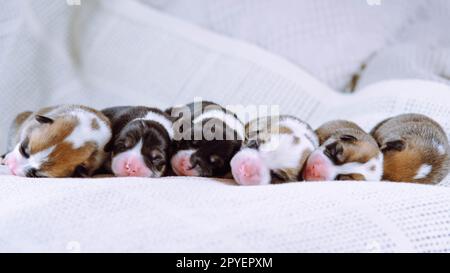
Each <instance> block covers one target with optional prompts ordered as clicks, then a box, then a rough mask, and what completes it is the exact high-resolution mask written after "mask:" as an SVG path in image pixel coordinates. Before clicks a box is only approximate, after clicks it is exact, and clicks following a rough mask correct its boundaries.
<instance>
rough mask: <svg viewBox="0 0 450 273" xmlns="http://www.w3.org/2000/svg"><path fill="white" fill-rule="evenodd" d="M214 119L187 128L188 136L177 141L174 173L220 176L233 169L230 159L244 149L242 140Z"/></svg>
mask: <svg viewBox="0 0 450 273" xmlns="http://www.w3.org/2000/svg"><path fill="white" fill-rule="evenodd" d="M212 121H213V122H212V123H211V121H209V122H208V121H205V122H203V124H200V125H201V126H193V127H192V128H188V129H187V132H184V134H185V135H187V136H188V137H187V139H186V138H183V139H181V140H179V141H176V143H175V146H176V150H177V152H176V154H175V155H174V156H173V157H172V160H171V163H172V169H173V171H174V172H175V174H177V175H181V176H203V177H221V176H224V175H226V174H227V173H229V172H230V161H231V158H232V157H233V156H234V155H235V154H236V153H237V152H238V151H239V149H240V148H241V146H242V140H239V138H238V137H237V136H236V135H235V133H234V132H233V131H232V130H231V129H230V128H229V127H227V126H226V125H224V124H223V123H222V121H220V120H215V121H214V120H212ZM208 124H209V125H208ZM214 124H215V125H217V126H214ZM230 136H232V137H230Z"/></svg>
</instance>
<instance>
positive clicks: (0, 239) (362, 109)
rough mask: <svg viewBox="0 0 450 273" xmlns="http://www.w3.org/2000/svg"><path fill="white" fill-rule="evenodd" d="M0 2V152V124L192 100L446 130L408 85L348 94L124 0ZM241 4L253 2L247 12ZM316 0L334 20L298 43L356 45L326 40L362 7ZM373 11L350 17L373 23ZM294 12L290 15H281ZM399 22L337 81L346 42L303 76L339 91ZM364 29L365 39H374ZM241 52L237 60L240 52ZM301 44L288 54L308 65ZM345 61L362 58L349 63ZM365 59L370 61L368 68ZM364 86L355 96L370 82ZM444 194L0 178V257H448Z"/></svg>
mask: <svg viewBox="0 0 450 273" xmlns="http://www.w3.org/2000/svg"><path fill="white" fill-rule="evenodd" d="M114 2H115V3H116V4H109V3H114ZM209 2H210V3H212V1H209ZM311 2H312V1H311ZM311 2H310V3H311ZM314 2H315V1H314ZM5 3H6V4H5V5H2V9H0V49H1V50H0V54H1V58H2V62H1V63H0V65H1V66H0V72H1V75H2V76H1V77H0V92H1V95H2V100H1V101H0V109H2V115H1V116H0V128H1V129H0V132H1V134H0V140H1V141H2V143H4V137H5V132H6V128H7V124H8V122H9V121H10V120H11V119H12V117H13V116H14V115H15V114H16V113H17V112H18V111H21V110H29V109H37V108H39V107H42V106H44V105H48V104H55V103H69V102H70V103H84V104H88V105H91V106H94V107H104V106H110V105H116V104H147V105H159V106H161V107H165V106H168V105H170V104H174V103H179V102H186V101H188V100H192V97H193V96H197V95H201V96H204V97H206V98H209V99H214V100H217V101H219V102H222V103H237V102H240V103H252V102H253V103H257V104H270V103H273V104H279V105H280V106H281V108H282V109H283V111H284V112H285V113H289V114H295V115H297V116H299V117H301V118H304V119H305V120H307V121H310V122H311V123H313V124H314V126H317V125H318V124H317V123H320V122H321V121H323V119H325V118H328V117H331V116H332V117H338V116H339V117H342V118H351V119H355V120H357V121H358V122H361V123H363V124H362V125H363V126H365V127H370V126H371V125H372V124H374V123H375V122H376V121H377V120H378V119H381V118H382V117H384V115H392V114H395V113H398V112H403V111H406V110H409V111H419V112H422V113H425V114H428V115H431V116H432V117H433V118H436V119H437V120H438V121H439V122H441V123H442V124H443V126H444V127H445V128H446V130H447V131H448V130H449V129H450V121H449V120H448V118H447V117H448V116H449V114H450V112H449V111H450V109H449V108H448V107H449V103H448V99H447V98H448V96H447V93H443V92H445V91H447V90H448V88H447V87H445V86H437V85H434V84H431V83H428V82H415V81H411V80H407V81H400V82H393V83H382V84H380V85H378V86H372V87H369V89H366V90H365V91H364V90H363V91H361V92H360V93H358V94H357V95H356V96H352V97H348V98H346V97H344V96H343V95H339V94H335V93H333V90H331V89H330V88H327V87H326V86H325V85H323V84H321V83H319V82H317V81H316V80H315V79H314V78H312V77H311V76H309V75H308V74H306V73H304V71H303V70H301V69H298V67H296V66H295V65H291V64H289V63H286V62H284V60H281V59H279V58H277V57H276V56H273V55H270V54H269V53H266V52H264V51H260V50H259V49H257V48H254V47H252V46H248V45H244V44H242V43H240V42H239V41H237V40H227V39H225V40H223V39H221V37H216V38H217V39H212V40H211V41H198V40H196V39H197V37H194V38H193V37H191V34H192V33H191V30H192V29H191V27H190V26H189V25H187V24H186V23H184V22H181V21H172V20H168V21H165V22H164V23H161V24H158V20H159V15H158V14H156V13H152V12H150V11H148V12H147V10H146V9H145V6H136V5H134V4H130V7H129V8H128V6H127V4H126V3H127V2H124V1H109V0H108V1H102V2H97V1H89V2H86V1H85V2H83V0H82V6H81V7H76V6H73V7H69V6H67V5H66V4H65V3H64V2H61V1H59V2H57V1H51V0H48V1H47V0H39V1H8V2H5ZM98 3H102V4H101V5H97V4H98ZM105 3H107V4H105ZM117 3H120V4H117ZM124 3H125V4H124ZM129 3H133V1H129ZM165 3H166V2H164V1H160V2H159V4H160V7H167V6H165ZM174 3H175V2H174ZM215 3H217V4H212V5H213V6H214V5H217V10H216V11H214V10H211V12H218V11H219V10H220V7H222V10H223V12H224V13H226V11H227V9H226V7H229V6H226V5H225V4H223V3H222V4H223V5H222V6H220V1H217V2H215ZM242 3H244V5H250V7H253V6H251V5H256V4H255V3H256V1H254V2H251V1H245V2H242ZM258 3H261V2H260V1H258ZM266 3H268V4H267V6H266V5H261V7H262V8H264V7H265V8H266V9H267V10H265V12H266V13H268V12H269V10H270V9H269V7H270V5H273V3H274V2H270V1H267V2H266ZM294 3H295V2H291V4H294ZM316 3H317V4H318V5H323V8H322V11H323V12H324V13H325V14H328V15H327V16H326V18H328V19H329V20H330V21H331V22H328V19H327V20H325V21H324V23H323V25H322V23H318V24H320V27H318V25H316V26H310V27H311V28H309V29H307V31H305V33H306V32H308V33H312V32H311V29H312V28H317V32H316V34H317V36H316V37H317V38H318V40H320V39H322V38H324V37H325V38H327V37H329V35H330V34H332V33H336V32H341V31H344V32H345V31H346V30H347V31H349V32H348V33H347V35H348V36H347V39H350V38H349V37H355V36H353V32H352V31H353V30H354V28H356V27H357V24H355V23H352V24H350V25H348V24H347V25H346V27H345V28H342V29H339V26H340V25H339V24H335V27H337V28H338V29H337V30H336V29H335V30H334V31H331V32H328V27H330V24H333V23H336V22H339V21H341V22H344V23H345V22H347V20H350V21H352V19H351V18H350V17H348V16H347V15H349V14H352V15H354V16H359V13H358V12H354V11H353V9H354V8H361V9H362V10H365V6H363V5H360V6H359V5H350V4H346V5H338V7H336V9H335V8H333V9H332V8H331V7H332V6H329V5H326V4H324V3H325V2H323V1H322V2H321V1H317V2H316ZM321 3H322V4H321ZM349 3H350V2H349ZM394 3H397V4H393V5H392V9H393V10H394V11H395V12H397V13H398V14H403V13H404V14H410V13H409V12H412V11H410V9H413V10H414V9H415V7H416V5H415V4H411V5H405V4H404V2H402V1H398V2H394ZM402 3H403V4H402ZM411 3H412V2H411ZM441 3H443V2H441ZM304 4H305V7H309V8H312V9H313V10H315V9H316V8H317V7H315V6H314V5H313V4H306V2H305V3H304ZM175 5H176V4H175ZM396 5H398V6H396ZM131 6H133V8H132V7H131ZM280 7H282V6H280ZM288 7H289V6H288ZM389 7H391V6H389ZM370 8H371V10H368V14H363V15H364V16H362V15H361V18H366V17H368V16H369V15H370V13H372V12H373V7H370ZM180 9H181V8H180ZM181 10H183V9H181ZM349 10H350V11H349ZM362 10H361V11H362ZM400 10H402V11H401V12H400ZM197 12H198V11H197ZM234 12H237V13H240V12H243V16H242V17H241V19H240V20H244V21H245V20H247V19H246V18H250V19H251V17H249V16H248V15H247V13H246V12H247V9H245V8H242V7H236V10H235V11H234ZM248 12H250V11H248ZM253 12H255V10H254V11H253ZM262 12H263V11H261V13H262ZM275 12H279V13H281V12H282V10H279V11H276V10H275ZM232 13H233V12H232ZM305 13H310V12H305ZM341 13H342V14H344V15H342V14H341ZM413 13H414V12H413ZM207 14H209V13H207ZM211 14H214V17H216V16H215V15H217V14H216V13H211ZM316 14H319V12H318V10H317V12H316ZM198 15H199V16H200V17H198V18H202V17H201V15H200V14H198ZM295 15H296V13H295V12H293V15H292V18H294V17H295ZM391 15H392V14H391ZM224 16H226V15H224ZM372 16H374V17H373V18H375V19H374V20H377V19H378V18H379V17H378V16H382V18H384V17H383V16H384V15H382V14H378V15H376V14H375V15H372ZM386 16H388V15H386ZM146 17H152V18H147V19H148V20H145V19H146ZM288 17H289V16H287V17H286V18H288ZM233 18H235V17H233ZM295 18H296V17H295ZM312 18H314V20H313V19H312ZM315 18H316V17H314V16H312V17H310V22H311V23H312V24H315V23H316V22H320V20H316V19H315ZM386 18H388V17H386ZM394 18H397V17H396V16H394ZM403 19H405V18H397V19H395V20H394V21H392V22H386V23H383V24H381V26H378V27H375V29H374V31H375V32H374V33H375V34H374V35H375V38H373V39H374V41H375V40H376V41H378V42H373V43H371V42H367V43H366V44H365V45H364V46H363V47H360V48H359V49H360V50H361V52H359V51H358V48H357V47H355V48H352V51H348V52H347V54H346V55H347V57H348V56H350V57H348V59H349V60H351V62H349V63H351V65H349V66H347V67H346V68H345V69H344V68H342V67H344V65H343V64H344V63H345V62H344V58H343V52H345V50H347V49H342V51H339V52H334V53H333V52H330V51H328V53H326V52H327V50H333V48H335V49H340V46H343V48H346V46H344V45H343V44H341V43H342V42H343V41H344V40H340V38H338V40H335V42H336V41H341V42H336V43H335V44H333V43H331V42H330V41H328V42H329V43H328V45H327V46H326V47H325V46H324V48H323V52H325V53H324V54H323V55H321V54H312V53H314V52H313V51H309V54H307V55H308V56H320V57H321V58H323V60H321V61H323V63H322V65H320V64H319V63H316V62H314V61H312V58H310V57H309V58H307V59H306V61H308V62H310V64H311V65H312V66H311V67H307V70H310V71H313V70H314V67H316V68H317V69H318V70H317V71H318V72H317V76H318V77H320V78H321V79H324V80H325V82H327V83H328V84H329V85H331V86H335V87H339V86H343V84H344V82H345V81H344V80H340V79H341V76H342V75H344V74H345V75H350V71H354V70H355V69H356V70H357V66H358V65H355V64H356V63H358V62H359V61H360V59H363V58H362V56H366V55H367V54H369V51H372V49H370V50H366V46H369V47H370V46H371V45H376V47H377V48H378V47H379V46H380V43H382V42H383V41H386V40H385V39H384V38H383V39H381V38H380V37H382V35H381V33H383V30H384V29H385V28H386V33H387V34H386V35H391V34H392V32H390V31H389V26H397V27H399V25H401V23H398V25H396V24H395V22H397V21H396V20H398V21H401V20H403ZM334 20H336V21H334ZM385 20H387V19H385ZM269 21H270V20H268V21H267V22H269ZM230 22H233V21H230ZM277 22H278V20H276V21H275V22H272V23H273V24H276V23H277ZM231 25H232V26H233V27H232V29H239V27H238V25H234V24H231ZM267 25H270V24H267ZM344 25H345V24H344ZM174 26H180V29H182V30H184V31H182V32H183V33H184V35H181V34H180V33H176V32H174V31H173V29H174V28H173V27H174ZM306 26H307V25H306ZM351 26H353V27H354V28H352V27H351ZM296 27H305V25H304V24H297V25H296ZM249 29H250V30H252V31H250V32H251V33H258V32H254V31H253V30H254V28H249ZM267 30H268V29H267ZM366 30H367V29H366V28H364V31H362V30H361V31H362V33H366V32H367V33H372V32H368V31H366ZM323 31H325V34H324V35H323ZM194 32H196V31H194ZM294 32H295V33H297V32H296V31H294ZM267 33H270V34H271V35H272V34H276V32H274V31H267ZM301 33H303V32H301ZM389 33H391V34H389ZM392 35H393V34H392ZM262 36H264V35H261V34H259V36H258V37H262ZM267 36H268V37H269V36H270V35H267ZM281 36H283V38H280V39H273V40H272V41H273V42H274V43H275V44H276V43H277V42H280V41H283V39H285V38H287V37H292V39H296V38H295V37H296V35H292V36H289V35H288V34H286V33H284V34H282V35H281ZM344 36H345V35H344ZM369 36H370V35H369ZM394 36H395V35H394ZM320 37H322V38H320ZM335 37H336V35H335ZM377 39H380V40H377ZM386 39H387V38H386ZM300 40H303V38H301V39H300ZM305 40H308V39H305ZM368 40H370V38H368V37H364V38H361V41H368ZM296 43H300V42H299V40H297V41H293V42H289V43H288V46H287V48H291V49H292V48H293V45H294V44H296ZM351 43H354V42H353V41H351ZM316 44H320V43H316ZM312 46H313V44H312V41H311V44H309V47H311V48H312ZM223 47H225V49H223ZM228 47H229V48H228ZM281 47H282V46H281ZM242 48H244V49H246V51H245V50H244V51H243V52H241V49H242ZM307 48H308V45H307V46H306V47H305V48H302V49H299V50H298V52H300V53H301V54H303V53H302V52H304V50H306V51H307ZM363 51H364V52H363ZM321 52H322V51H321ZM277 53H279V54H281V55H283V56H285V57H286V56H287V55H285V54H282V53H280V52H277ZM350 53H352V54H350ZM353 53H354V54H355V56H357V57H355V58H354V59H353V57H351V56H352V55H353ZM433 54H434V53H433ZM433 54H432V55H433ZM246 55H248V56H246ZM380 56H382V55H380ZM287 57H288V59H290V60H291V61H294V63H297V64H301V65H303V64H302V63H300V62H297V61H295V60H294V59H293V58H290V57H289V56H287ZM364 58H365V57H364ZM380 58H381V57H380ZM302 59H303V58H302V57H300V56H299V57H298V60H302ZM387 59H388V60H390V59H391V58H387ZM435 59H436V61H439V62H440V61H441V60H442V58H438V57H435ZM380 60H381V59H380ZM327 62H329V63H328V64H327ZM373 62H374V65H375V64H376V62H378V61H376V59H373ZM380 62H382V61H380ZM398 63H399V64H401V62H398ZM349 67H351V68H349ZM399 67H401V66H399ZM408 67H410V66H408ZM425 67H426V66H425ZM356 70H355V71H356ZM400 70H401V69H399V71H400ZM333 71H338V72H333ZM368 71H369V68H368ZM394 71H397V70H394ZM402 71H404V70H402ZM375 72H377V71H375ZM352 73H353V72H352ZM374 74H376V73H374ZM424 74H426V75H427V77H429V75H431V74H429V73H424ZM377 77H378V76H374V77H373V79H376V78H377ZM380 77H381V76H380ZM427 77H426V78H427ZM381 78H384V77H381ZM367 79H368V80H366V85H367V84H368V83H371V80H370V79H369V78H367ZM408 89H409V90H411V92H410V93H408V92H407V91H408ZM397 90H398V94H395V92H397ZM421 90H427V92H430V93H429V94H433V95H434V96H436V94H439V98H438V99H436V98H433V95H432V96H431V98H429V96H427V95H425V96H422V95H421V93H420V91H421ZM375 91H377V92H378V91H379V93H380V94H379V96H378V94H377V92H375ZM400 91H402V92H400ZM433 92H434V93H433ZM338 101H339V103H337V102H338ZM448 181H450V180H447V183H448ZM449 193H450V192H449V189H448V188H446V187H436V186H419V185H408V184H396V183H334V182H333V183H291V184H287V185H281V186H268V187H248V188H244V187H237V186H235V185H233V184H232V182H230V181H216V180H213V179H195V178H194V179H188V178H165V179H157V180H152V179H84V180H76V179H57V180H55V179H47V180H39V181H36V180H29V179H22V178H16V177H10V176H0V219H1V221H0V252H3V251H82V252H83V251H85V252H88V251H170V252H177V251H188V252H191V251H193V252H195V251H202V252H203V251H204V252H211V251H232V252H234V251H249V252H250V251H255V252H272V251H274V252H283V251H287V252H296V251H307V252H314V251H338V252H346V251H352V252H395V251H397V252H400V251H404V252H449V251H450V236H449V234H450V219H448V217H449V215H450V213H449V212H450V194H449Z"/></svg>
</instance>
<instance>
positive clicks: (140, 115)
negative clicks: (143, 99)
mask: <svg viewBox="0 0 450 273" xmlns="http://www.w3.org/2000/svg"><path fill="white" fill-rule="evenodd" d="M102 112H103V113H104V114H105V115H106V116H107V117H108V118H109V119H110V121H111V124H112V129H113V137H112V139H111V141H110V143H109V144H108V146H107V148H106V150H107V151H108V152H111V158H110V160H109V162H107V164H106V165H107V166H106V169H107V170H110V171H112V172H113V173H114V175H116V176H121V177H125V176H138V177H161V176H163V175H164V174H165V173H166V172H167V169H168V164H169V160H170V156H171V152H172V151H171V144H172V139H173V129H172V120H171V119H170V117H168V116H167V115H166V114H165V113H164V112H162V111H161V110H158V109H155V108H148V107H144V106H138V107H131V106H124V107H113V108H108V109H105V110H103V111H102Z"/></svg>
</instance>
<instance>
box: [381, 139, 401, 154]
mask: <svg viewBox="0 0 450 273" xmlns="http://www.w3.org/2000/svg"><path fill="white" fill-rule="evenodd" d="M405 148H406V143H405V141H403V140H401V139H399V140H393V141H389V142H386V143H385V144H384V145H382V146H381V151H382V152H385V151H398V152H401V151H403V150H404V149H405Z"/></svg>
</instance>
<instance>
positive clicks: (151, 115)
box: [133, 111, 173, 139]
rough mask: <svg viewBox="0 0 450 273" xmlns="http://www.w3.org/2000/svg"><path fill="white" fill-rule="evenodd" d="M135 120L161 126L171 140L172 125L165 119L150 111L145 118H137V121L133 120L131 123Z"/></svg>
mask: <svg viewBox="0 0 450 273" xmlns="http://www.w3.org/2000/svg"><path fill="white" fill-rule="evenodd" d="M135 120H149V121H154V122H157V123H159V124H161V126H162V127H164V129H165V130H166V131H167V133H168V134H169V137H170V139H173V123H172V121H170V120H169V119H168V118H167V117H165V116H163V115H161V114H158V113H155V112H151V111H150V112H148V113H147V114H146V115H145V117H142V118H137V119H134V120H133V121H135Z"/></svg>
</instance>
